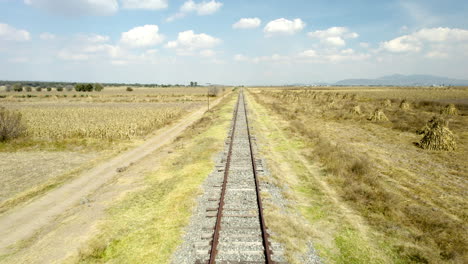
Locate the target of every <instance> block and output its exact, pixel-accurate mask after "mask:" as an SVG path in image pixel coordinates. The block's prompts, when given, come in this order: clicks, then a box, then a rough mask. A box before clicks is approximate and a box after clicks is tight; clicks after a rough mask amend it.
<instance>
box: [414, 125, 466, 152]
mask: <svg viewBox="0 0 468 264" xmlns="http://www.w3.org/2000/svg"><path fill="white" fill-rule="evenodd" d="M421 134H423V135H424V136H423V138H422V139H421V141H420V142H419V144H418V146H420V147H421V148H423V149H428V150H446V151H453V150H455V149H456V146H457V145H456V143H455V137H454V135H453V133H452V131H450V130H449V128H448V122H447V121H446V120H443V119H441V118H438V117H433V118H432V119H431V120H429V122H427V124H426V126H425V127H424V128H423V129H422V131H421Z"/></svg>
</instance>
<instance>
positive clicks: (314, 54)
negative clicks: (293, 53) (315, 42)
mask: <svg viewBox="0 0 468 264" xmlns="http://www.w3.org/2000/svg"><path fill="white" fill-rule="evenodd" d="M299 57H306V58H314V57H317V52H316V51H315V50H305V51H303V52H301V53H299Z"/></svg>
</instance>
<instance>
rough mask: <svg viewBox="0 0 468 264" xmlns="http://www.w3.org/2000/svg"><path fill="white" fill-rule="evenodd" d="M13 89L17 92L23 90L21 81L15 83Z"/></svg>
mask: <svg viewBox="0 0 468 264" xmlns="http://www.w3.org/2000/svg"><path fill="white" fill-rule="evenodd" d="M13 91H15V92H22V91H23V86H22V85H21V84H19V83H17V84H15V85H13Z"/></svg>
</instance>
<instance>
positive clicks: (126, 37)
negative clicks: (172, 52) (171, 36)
mask: <svg viewBox="0 0 468 264" xmlns="http://www.w3.org/2000/svg"><path fill="white" fill-rule="evenodd" d="M163 40H164V36H163V35H161V34H159V27H158V26H157V25H144V26H141V27H135V28H133V29H131V30H129V31H127V32H124V33H122V36H121V38H120V42H121V43H123V44H124V45H127V46H129V47H134V48H139V47H148V46H154V45H156V44H159V43H161V42H163Z"/></svg>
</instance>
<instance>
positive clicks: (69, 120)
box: [21, 106, 184, 140]
mask: <svg viewBox="0 0 468 264" xmlns="http://www.w3.org/2000/svg"><path fill="white" fill-rule="evenodd" d="M21 113H22V114H23V116H24V120H25V123H26V125H27V131H26V134H27V136H29V137H31V138H32V139H33V140H65V139H71V138H78V139H82V138H94V139H99V140H121V139H124V140H130V139H134V138H136V137H140V136H143V135H146V134H148V133H149V132H150V131H153V130H155V129H158V128H161V127H163V126H165V125H167V124H169V123H170V122H172V121H174V120H176V119H178V118H180V117H181V116H182V115H183V114H184V111H183V110H182V109H181V108H175V107H170V108H166V107H161V108H156V109H151V108H145V107H131V108H130V107H125V106H124V107H106V108H104V107H92V106H91V107H79V108H72V107H69V108H67V107H61V106H57V107H48V108H22V109H21Z"/></svg>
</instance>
